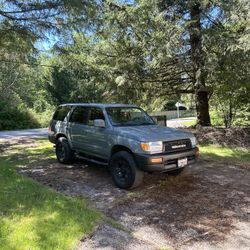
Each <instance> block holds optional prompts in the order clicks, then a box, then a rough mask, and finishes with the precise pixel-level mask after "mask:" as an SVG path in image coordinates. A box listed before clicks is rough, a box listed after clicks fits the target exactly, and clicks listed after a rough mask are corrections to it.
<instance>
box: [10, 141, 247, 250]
mask: <svg viewBox="0 0 250 250" xmlns="http://www.w3.org/2000/svg"><path fill="white" fill-rule="evenodd" d="M32 141H33V140H30V138H27V140H25V138H22V139H21V141H20V140H18V139H17V140H15V142H14V140H12V142H11V144H16V145H19V144H20V143H22V144H25V143H26V147H29V146H32V145H33V143H32ZM20 172H21V173H22V174H23V175H26V176H28V177H30V178H32V179H34V180H36V181H38V182H40V183H42V184H44V185H46V186H48V187H50V188H53V189H55V190H57V191H59V192H61V193H64V194H67V195H72V196H80V197H87V199H88V200H89V202H90V205H92V206H94V207H96V208H97V209H99V210H101V211H102V212H103V213H104V214H106V215H107V216H108V217H111V218H113V219H114V220H116V221H117V222H119V223H120V224H122V226H123V227H124V229H125V231H129V232H130V234H127V233H125V232H124V231H122V230H119V232H118V231H116V232H114V230H115V229H114V228H112V227H110V225H102V226H101V227H100V228H99V229H97V231H96V232H95V233H94V234H93V236H92V237H90V238H88V239H86V240H84V241H82V242H81V243H80V244H79V249H145V246H148V249H160V248H162V247H168V249H249V246H250V230H249V229H250V181H249V180H250V165H248V166H246V165H245V166H241V165H232V164H223V163H217V162H214V161H204V160H200V161H199V162H198V163H197V164H196V165H195V166H193V167H188V168H187V169H186V170H185V171H184V172H183V174H182V175H181V176H179V177H177V178H176V177H175V178H174V177H170V176H168V175H166V174H158V175H149V174H148V175H146V176H145V180H144V183H143V185H142V186H141V187H139V188H138V189H136V190H133V191H125V190H121V189H118V188H116V187H115V186H114V185H113V183H112V181H111V178H110V176H109V174H108V171H107V170H106V169H105V168H103V167H98V166H94V165H88V164H86V163H84V162H80V161H78V162H76V163H74V164H72V165H67V166H66V165H61V164H59V163H57V162H56V160H55V159H49V160H48V159H45V160H43V159H39V158H38V159H37V160H36V161H32V162H31V163H30V164H29V165H28V166H26V167H24V168H23V169H21V170H20ZM123 234H124V235H123ZM140 242H143V244H142V245H141V244H140ZM121 246H123V247H121Z"/></svg>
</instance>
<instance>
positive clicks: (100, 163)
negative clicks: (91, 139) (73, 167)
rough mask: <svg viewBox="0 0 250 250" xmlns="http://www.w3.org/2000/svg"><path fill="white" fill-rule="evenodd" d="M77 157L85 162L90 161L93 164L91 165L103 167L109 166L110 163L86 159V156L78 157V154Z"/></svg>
mask: <svg viewBox="0 0 250 250" xmlns="http://www.w3.org/2000/svg"><path fill="white" fill-rule="evenodd" d="M76 157H77V158H79V159H81V160H85V161H88V162H91V163H94V164H98V165H103V166H108V163H107V162H103V161H98V160H94V159H91V158H87V157H84V156H82V155H78V154H76Z"/></svg>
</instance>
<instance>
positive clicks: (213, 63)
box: [0, 0, 250, 127]
mask: <svg viewBox="0 0 250 250" xmlns="http://www.w3.org/2000/svg"><path fill="white" fill-rule="evenodd" d="M10 2H11V3H12V4H13V13H12V12H10V13H8V8H7V7H8V4H10ZM52 2H53V3H52ZM34 3H35V6H36V9H35V10H34V11H33V10H32V6H33V4H34ZM33 7H34V6H33ZM248 7H249V3H248V2H247V1H245V0H237V1H234V3H232V2H230V1H229V2H227V1H226V2H221V1H217V0H216V1H213V2H212V3H211V2H208V1H205V0H204V1H199V3H198V2H197V1H172V0H171V1H165V0H154V1H146V0H139V1H131V2H130V3H128V2H127V1H119V2H118V1H102V2H99V1H88V3H84V4H83V3H81V2H80V1H63V0H58V1H45V2H44V1H42V2H41V1H35V0H34V1H33V0H31V1H28V2H27V4H25V5H23V4H20V2H19V1H14V2H13V1H8V0H6V1H3V3H2V4H1V5H0V16H2V19H1V21H0V33H2V34H6V35H4V36H0V45H1V49H0V60H1V61H2V62H1V64H0V98H1V100H2V101H4V102H5V103H7V104H8V106H10V107H13V108H15V107H19V106H20V105H23V106H24V107H25V109H29V110H32V113H33V114H34V117H37V119H38V121H39V123H40V124H41V125H42V126H44V125H45V124H47V122H48V118H47V117H48V116H49V114H50V113H51V111H52V110H53V109H54V108H55V106H56V105H58V104H60V103H63V102H119V103H135V104H137V105H140V106H142V107H143V108H145V109H147V110H149V111H160V110H164V109H165V108H166V107H168V108H170V106H171V105H170V106H168V105H169V104H167V103H168V102H169V101H171V100H172V99H173V100H174V99H178V100H185V101H186V103H189V104H190V105H188V106H192V107H196V108H198V109H199V110H201V107H200V106H202V105H201V104H202V103H205V102H206V101H205V100H203V101H202V100H200V99H199V98H197V96H198V94H197V93H199V92H197V90H199V89H202V88H201V87H203V90H206V91H208V93H209V94H211V96H209V97H210V107H211V110H212V113H211V115H212V117H211V118H212V122H213V123H214V124H220V125H222V124H224V125H225V126H227V127H230V126H231V125H239V124H242V125H248V124H249V122H248V121H249V108H247V106H249V104H248V102H249V101H248V100H249V93H250V90H249V86H250V84H249V82H250V75H249V72H250V69H249V66H250V64H249V56H250V54H249V53H250V45H249V44H250V43H249V41H250V40H249V39H248V38H249V34H248V33H249V32H248V31H249V27H248V21H249V9H250V8H248ZM195 9H196V10H198V12H199V15H200V16H201V19H199V18H198V19H199V20H197V18H196V19H195V16H193V15H191V12H192V11H193V10H195ZM15 11H18V12H15ZM18 13H19V14H18ZM51 13H57V15H56V16H57V18H56V17H55V16H54V15H50V14H51ZM20 17H21V18H24V20H25V21H23V20H19V18H20ZM14 27H15V29H14ZM69 28H70V29H69ZM75 28H78V29H75ZM8 29H10V30H11V32H8V33H6V30H8ZM76 30H77V32H76ZM59 31H60V32H61V33H60V32H59ZM48 32H52V33H53V32H54V33H53V35H52V36H56V35H58V34H59V33H60V36H56V39H57V40H59V41H58V43H56V44H55V46H54V47H53V50H51V51H50V53H49V54H47V56H45V55H41V54H38V53H37V51H36V50H35V48H34V44H35V42H36V41H37V39H38V38H44V37H46V35H48V34H49V33H48ZM58 32H59V33H58ZM195 37H196V38H197V39H198V40H197V41H200V43H199V42H195V41H196V39H195ZM197 46H198V47H197ZM195 47H196V48H195ZM195 51H196V52H195ZM197 51H199V53H197ZM10 62H11V63H10ZM12 62H15V63H12ZM25 63H27V64H25ZM39 64H41V65H43V66H39ZM195 93H196V94H195ZM190 95H192V97H190ZM198 104H199V105H198ZM203 107H204V106H203ZM213 110H216V113H217V114H216V117H215V114H214V113H213ZM203 111H204V112H205V111H206V105H205V108H204V109H203ZM200 113H201V112H199V113H198V114H200ZM43 116H44V117H45V118H44V119H43V118H42V117H43ZM43 120H44V121H43ZM221 120H222V121H221ZM198 122H200V119H198Z"/></svg>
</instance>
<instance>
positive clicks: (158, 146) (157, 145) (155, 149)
mask: <svg viewBox="0 0 250 250" xmlns="http://www.w3.org/2000/svg"><path fill="white" fill-rule="evenodd" d="M141 149H142V150H143V151H145V152H147V153H149V154H156V153H162V141H155V142H141Z"/></svg>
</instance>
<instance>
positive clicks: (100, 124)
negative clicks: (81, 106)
mask: <svg viewBox="0 0 250 250" xmlns="http://www.w3.org/2000/svg"><path fill="white" fill-rule="evenodd" d="M94 126H95V127H99V128H105V126H106V124H105V121H104V120H103V119H95V120H94Z"/></svg>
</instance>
